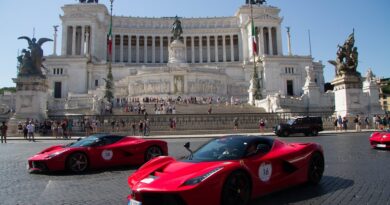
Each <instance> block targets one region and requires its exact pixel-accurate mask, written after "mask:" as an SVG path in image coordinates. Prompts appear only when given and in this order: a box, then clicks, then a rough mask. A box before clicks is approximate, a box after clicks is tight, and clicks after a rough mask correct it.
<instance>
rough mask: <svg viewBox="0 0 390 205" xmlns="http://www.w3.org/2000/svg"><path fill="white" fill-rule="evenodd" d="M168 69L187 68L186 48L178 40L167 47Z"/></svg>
mask: <svg viewBox="0 0 390 205" xmlns="http://www.w3.org/2000/svg"><path fill="white" fill-rule="evenodd" d="M168 51H169V60H168V67H187V66H188V65H187V58H186V55H185V54H186V46H185V45H184V44H183V42H181V41H180V40H174V41H172V43H171V44H170V45H169V50H168Z"/></svg>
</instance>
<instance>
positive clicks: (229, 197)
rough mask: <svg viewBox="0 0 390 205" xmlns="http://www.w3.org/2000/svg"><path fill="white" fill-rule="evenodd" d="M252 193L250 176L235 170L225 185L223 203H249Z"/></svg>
mask: <svg viewBox="0 0 390 205" xmlns="http://www.w3.org/2000/svg"><path fill="white" fill-rule="evenodd" d="M251 193H252V192H251V184H250V179H249V177H248V176H247V175H246V174H245V173H243V172H241V171H236V172H233V173H232V174H230V175H229V176H228V178H227V179H226V181H225V183H224V185H223V188H222V195H221V205H247V204H248V203H249V200H250V198H251Z"/></svg>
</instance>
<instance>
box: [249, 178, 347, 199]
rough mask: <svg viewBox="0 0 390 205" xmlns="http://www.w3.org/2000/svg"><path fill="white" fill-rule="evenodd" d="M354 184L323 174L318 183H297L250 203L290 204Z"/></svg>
mask: <svg viewBox="0 0 390 205" xmlns="http://www.w3.org/2000/svg"><path fill="white" fill-rule="evenodd" d="M353 184H354V181H353V180H350V179H343V178H340V177H333V176H323V178H322V180H321V183H320V184H319V185H316V186H313V185H308V184H302V185H298V186H296V187H292V188H289V189H285V190H282V191H280V192H276V193H273V194H270V195H266V196H264V197H260V198H257V199H255V200H253V201H252V202H251V203H250V205H257V204H262V205H264V204H268V205H270V204H291V203H297V202H300V201H309V200H310V199H312V198H316V197H319V196H322V195H325V194H329V193H333V192H336V191H338V190H342V189H346V188H348V187H351V186H352V185H353Z"/></svg>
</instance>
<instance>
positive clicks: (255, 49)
mask: <svg viewBox="0 0 390 205" xmlns="http://www.w3.org/2000/svg"><path fill="white" fill-rule="evenodd" d="M256 36H257V34H256V30H255V24H254V23H253V18H252V50H253V55H254V56H255V55H256V56H257V41H256Z"/></svg>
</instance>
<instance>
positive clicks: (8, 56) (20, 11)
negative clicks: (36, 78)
mask: <svg viewBox="0 0 390 205" xmlns="http://www.w3.org/2000/svg"><path fill="white" fill-rule="evenodd" d="M244 2H245V0H195V1H189V0H153V1H145V0H115V1H114V15H119V16H120V15H123V16H148V17H161V16H175V15H178V16H183V17H206V16H208V17H213V16H233V15H234V13H235V12H236V11H237V9H238V8H239V7H240V6H241V5H243V4H244ZM73 3H78V1H76V0H16V1H15V0H14V1H8V0H0V26H1V28H2V29H1V35H0V37H1V40H2V43H1V45H2V48H1V49H0V60H1V65H0V69H1V75H0V88H1V87H10V86H15V84H14V83H13V82H12V78H15V77H16V64H17V61H16V57H17V52H18V50H22V49H23V48H26V47H27V42H26V41H25V40H17V37H19V36H23V35H27V36H30V37H31V36H32V34H33V28H35V36H36V37H37V38H41V37H49V38H52V37H53V27H52V26H53V25H60V24H61V21H60V19H59V15H60V14H62V10H61V6H63V5H65V4H73ZM99 3H102V4H105V5H107V6H108V5H109V0H99ZM267 4H268V5H272V6H276V7H279V8H280V9H281V14H280V15H281V16H282V17H284V20H283V23H282V27H283V34H282V40H283V49H284V54H287V45H286V44H287V40H286V38H287V37H286V29H285V27H286V26H289V27H291V36H292V51H293V54H295V55H308V54H309V40H308V30H309V29H310V33H311V42H312V55H313V57H314V58H315V60H316V61H319V60H321V61H322V62H323V64H324V65H325V69H324V76H325V81H326V82H329V81H331V80H332V79H333V77H334V68H333V66H332V65H330V64H329V63H328V62H327V61H328V60H330V59H335V58H336V51H337V44H342V43H344V40H345V39H346V38H347V37H348V35H349V34H350V33H351V32H352V29H353V28H354V29H355V38H356V43H355V46H357V47H358V51H359V61H360V62H359V67H358V71H360V72H361V73H362V74H365V72H366V71H367V69H368V68H372V70H373V72H374V74H376V75H377V76H379V77H390V75H389V72H388V70H389V69H390V12H389V8H390V1H389V0H375V1H367V0H342V1H340V0H327V1H325V0H268V1H267ZM59 34H61V29H60V32H59ZM58 39H61V36H59V38H58ZM59 48H60V43H58V44H57V53H60V49H59ZM43 49H44V54H45V55H49V54H52V52H53V43H51V42H48V43H46V44H44V46H43Z"/></svg>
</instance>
